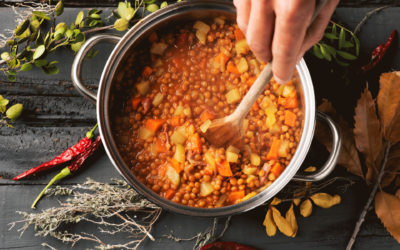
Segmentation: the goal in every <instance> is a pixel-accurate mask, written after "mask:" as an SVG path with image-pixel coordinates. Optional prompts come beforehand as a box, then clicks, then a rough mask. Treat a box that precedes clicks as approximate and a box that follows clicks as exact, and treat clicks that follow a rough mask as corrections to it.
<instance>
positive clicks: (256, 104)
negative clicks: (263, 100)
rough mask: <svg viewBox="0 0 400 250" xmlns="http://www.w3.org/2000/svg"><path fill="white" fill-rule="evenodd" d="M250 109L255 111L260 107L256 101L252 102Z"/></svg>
mask: <svg viewBox="0 0 400 250" xmlns="http://www.w3.org/2000/svg"><path fill="white" fill-rule="evenodd" d="M252 109H253V110H255V111H257V110H259V109H260V106H259V104H258V102H255V103H254V104H253V107H252Z"/></svg>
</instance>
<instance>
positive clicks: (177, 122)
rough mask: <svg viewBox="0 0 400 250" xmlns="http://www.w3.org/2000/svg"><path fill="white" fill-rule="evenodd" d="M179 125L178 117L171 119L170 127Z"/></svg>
mask: <svg viewBox="0 0 400 250" xmlns="http://www.w3.org/2000/svg"><path fill="white" fill-rule="evenodd" d="M179 125H181V122H180V117H179V116H174V117H172V118H171V126H179Z"/></svg>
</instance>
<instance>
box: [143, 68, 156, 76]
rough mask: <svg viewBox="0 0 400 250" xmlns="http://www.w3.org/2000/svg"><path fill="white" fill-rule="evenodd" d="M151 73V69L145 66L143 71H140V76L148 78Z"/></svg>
mask: <svg viewBox="0 0 400 250" xmlns="http://www.w3.org/2000/svg"><path fill="white" fill-rule="evenodd" d="M151 73H153V69H152V68H150V67H149V66H146V67H144V69H143V71H142V76H144V77H149V76H150V75H151Z"/></svg>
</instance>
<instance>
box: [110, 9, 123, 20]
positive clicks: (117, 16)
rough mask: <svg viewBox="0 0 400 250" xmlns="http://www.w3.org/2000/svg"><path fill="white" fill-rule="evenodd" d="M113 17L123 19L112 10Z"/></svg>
mask: <svg viewBox="0 0 400 250" xmlns="http://www.w3.org/2000/svg"><path fill="white" fill-rule="evenodd" d="M111 12H112V14H113V16H114V17H115V18H117V19H120V18H121V17H120V16H119V15H118V13H115V12H114V10H111Z"/></svg>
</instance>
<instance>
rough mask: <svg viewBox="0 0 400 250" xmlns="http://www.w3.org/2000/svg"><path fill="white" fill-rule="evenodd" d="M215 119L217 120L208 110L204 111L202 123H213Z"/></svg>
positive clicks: (201, 118)
mask: <svg viewBox="0 0 400 250" xmlns="http://www.w3.org/2000/svg"><path fill="white" fill-rule="evenodd" d="M214 118H215V115H214V114H212V113H210V112H208V111H207V110H204V111H203V113H201V115H200V120H201V121H202V122H205V121H207V120H210V121H212V120H213V119H214Z"/></svg>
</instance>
